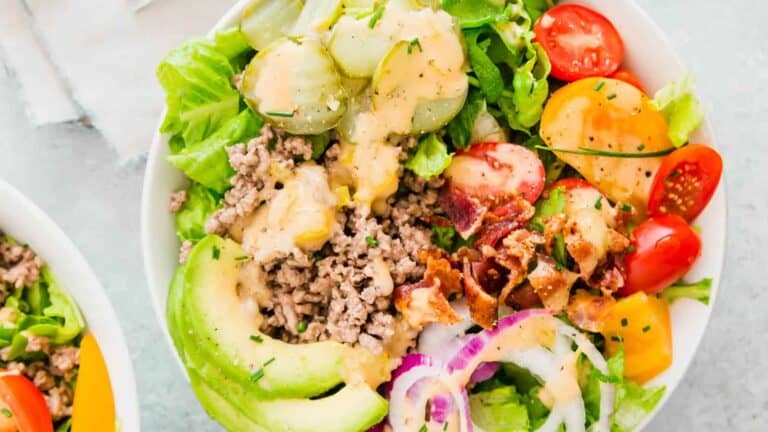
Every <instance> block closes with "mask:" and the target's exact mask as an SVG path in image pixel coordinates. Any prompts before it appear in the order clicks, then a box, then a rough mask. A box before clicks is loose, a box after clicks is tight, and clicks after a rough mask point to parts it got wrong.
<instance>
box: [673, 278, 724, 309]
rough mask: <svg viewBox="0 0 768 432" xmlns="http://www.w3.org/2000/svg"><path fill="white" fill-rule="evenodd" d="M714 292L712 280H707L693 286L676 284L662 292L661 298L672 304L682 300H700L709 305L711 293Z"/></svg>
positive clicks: (692, 284)
mask: <svg viewBox="0 0 768 432" xmlns="http://www.w3.org/2000/svg"><path fill="white" fill-rule="evenodd" d="M711 290H712V279H711V278H706V279H702V280H700V281H698V282H694V283H691V284H686V283H680V282H678V283H676V284H674V285H672V286H671V287H669V288H667V289H665V290H664V291H662V292H661V296H662V297H663V298H665V299H666V300H667V302H669V303H672V302H674V301H675V300H677V299H680V298H690V299H693V300H698V301H700V302H702V303H704V304H705V305H708V304H709V292H710V291H711Z"/></svg>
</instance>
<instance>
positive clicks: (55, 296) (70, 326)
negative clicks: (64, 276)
mask: <svg viewBox="0 0 768 432" xmlns="http://www.w3.org/2000/svg"><path fill="white" fill-rule="evenodd" d="M40 277H42V278H44V279H45V281H46V282H47V284H48V296H49V298H50V302H51V304H50V306H48V307H46V308H45V309H44V310H43V315H44V316H46V317H49V318H55V319H58V320H60V321H61V322H62V324H61V326H60V327H59V329H58V331H57V332H56V334H55V335H53V336H52V337H51V342H53V343H54V344H57V345H61V344H66V343H68V342H70V341H72V340H73V339H74V338H76V337H77V336H79V335H80V333H82V332H83V329H84V328H85V320H84V319H83V316H82V314H81V313H80V309H78V307H77V305H76V304H75V301H74V300H73V299H72V297H70V295H69V294H68V293H67V292H66V291H65V290H64V288H63V287H62V286H61V285H60V284H59V282H58V281H57V280H56V278H54V277H53V275H52V274H51V271H50V270H49V269H48V267H44V268H43V270H42V271H41V274H40Z"/></svg>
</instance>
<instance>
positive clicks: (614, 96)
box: [606, 93, 616, 100]
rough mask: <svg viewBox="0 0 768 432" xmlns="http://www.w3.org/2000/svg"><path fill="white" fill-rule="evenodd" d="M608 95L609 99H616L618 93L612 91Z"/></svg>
mask: <svg viewBox="0 0 768 432" xmlns="http://www.w3.org/2000/svg"><path fill="white" fill-rule="evenodd" d="M606 97H607V98H608V100H614V99H616V93H611V94H609V95H608V96H606Z"/></svg>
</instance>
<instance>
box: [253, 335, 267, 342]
mask: <svg viewBox="0 0 768 432" xmlns="http://www.w3.org/2000/svg"><path fill="white" fill-rule="evenodd" d="M251 340H252V341H254V342H256V343H262V342H264V338H262V337H261V336H259V335H251Z"/></svg>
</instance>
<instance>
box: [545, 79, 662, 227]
mask: <svg viewBox="0 0 768 432" xmlns="http://www.w3.org/2000/svg"><path fill="white" fill-rule="evenodd" d="M541 138H542V139H543V140H544V143H545V144H546V145H547V146H549V147H552V148H558V149H566V150H572V151H580V150H581V149H584V148H586V149H593V150H601V151H609V152H618V153H649V152H657V151H660V150H666V149H670V148H671V147H672V143H671V142H670V141H669V138H667V124H666V121H665V120H664V118H663V117H662V115H661V114H660V113H659V112H658V111H657V110H656V109H655V108H654V107H653V106H651V103H650V99H648V97H647V96H646V95H645V94H644V93H643V92H641V91H640V90H638V89H637V88H636V87H634V86H632V85H630V84H627V83H625V82H623V81H619V80H615V79H609V78H588V79H583V80H580V81H576V82H574V83H571V84H568V85H566V86H565V87H563V88H561V89H560V90H558V91H557V92H555V93H554V94H553V95H552V97H551V98H550V100H549V102H548V103H547V105H546V107H545V108H544V113H543V114H542V117H541ZM555 154H556V155H557V156H558V157H559V158H560V159H562V160H563V161H564V162H566V163H567V164H569V165H571V166H572V167H574V168H575V169H576V170H577V171H578V172H579V173H581V175H583V176H584V177H585V178H586V179H587V180H588V181H589V182H590V183H592V184H593V185H595V186H596V187H597V188H598V189H600V191H601V192H602V193H604V194H605V195H606V196H607V197H608V198H610V199H611V200H612V201H615V202H624V203H628V204H631V205H632V206H633V207H635V209H637V211H638V213H639V215H642V214H644V213H645V208H646V205H647V203H648V195H649V193H650V189H651V183H652V182H653V177H654V175H655V174H656V171H657V170H658V168H659V165H660V164H661V159H662V158H661V157H651V158H621V157H605V156H594V155H583V154H569V153H562V152H560V153H557V152H556V153H555Z"/></svg>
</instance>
